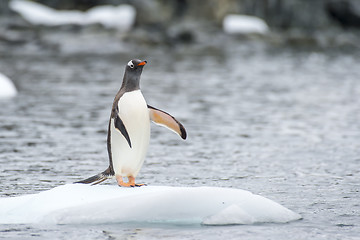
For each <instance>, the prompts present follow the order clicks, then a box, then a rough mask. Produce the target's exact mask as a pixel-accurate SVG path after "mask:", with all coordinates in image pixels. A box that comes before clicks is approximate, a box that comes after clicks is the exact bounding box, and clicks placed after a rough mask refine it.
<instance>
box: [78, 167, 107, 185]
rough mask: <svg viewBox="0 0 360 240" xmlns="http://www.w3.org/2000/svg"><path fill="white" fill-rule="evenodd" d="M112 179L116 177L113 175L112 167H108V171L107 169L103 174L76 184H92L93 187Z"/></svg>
mask: <svg viewBox="0 0 360 240" xmlns="http://www.w3.org/2000/svg"><path fill="white" fill-rule="evenodd" d="M112 177H114V174H113V173H112V171H111V169H110V167H108V169H106V170H105V171H103V172H102V173H99V174H96V175H94V176H92V177H89V178H87V179H84V180H81V181H78V182H74V183H85V184H89V183H92V184H91V185H96V184H99V183H102V182H103V181H105V180H107V179H109V178H112Z"/></svg>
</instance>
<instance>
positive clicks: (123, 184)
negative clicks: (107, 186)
mask: <svg viewBox="0 0 360 240" xmlns="http://www.w3.org/2000/svg"><path fill="white" fill-rule="evenodd" d="M128 180H129V181H128V182H127V183H126V182H124V180H123V177H122V176H119V175H116V181H117V183H118V185H119V186H120V187H141V186H144V185H145V184H135V178H134V177H132V176H130V177H128Z"/></svg>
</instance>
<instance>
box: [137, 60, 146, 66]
mask: <svg viewBox="0 0 360 240" xmlns="http://www.w3.org/2000/svg"><path fill="white" fill-rule="evenodd" d="M145 64H147V61H142V62H141V63H139V64H138V66H144V65H145Z"/></svg>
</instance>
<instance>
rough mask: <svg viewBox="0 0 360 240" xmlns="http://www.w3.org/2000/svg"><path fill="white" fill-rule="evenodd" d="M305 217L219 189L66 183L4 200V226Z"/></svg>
mask: <svg viewBox="0 0 360 240" xmlns="http://www.w3.org/2000/svg"><path fill="white" fill-rule="evenodd" d="M300 218H301V216H300V215H299V214H297V213H295V212H293V211H291V210H289V209H287V208H285V207H283V206H281V205H280V204H278V203H276V202H274V201H272V200H269V199H267V198H265V197H262V196H259V195H255V194H252V193H251V192H248V191H245V190H241V189H232V188H218V187H169V186H143V187H139V188H121V187H118V186H112V185H96V186H91V185H84V184H67V185H63V186H59V187H55V188H53V189H51V190H48V191H43V192H40V193H37V194H31V195H24V196H17V197H6V198H0V223H1V224H25V223H35V224H36V223H39V224H104V223H131V222H137V223H145V222H146V223H174V224H203V225H229V224H254V223H287V222H290V221H294V220H298V219H300Z"/></svg>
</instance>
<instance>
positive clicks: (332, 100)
mask: <svg viewBox="0 0 360 240" xmlns="http://www.w3.org/2000/svg"><path fill="white" fill-rule="evenodd" d="M359 27H360V1H357V0H315V1H314V0H291V1H288V0H238V1H235V0H219V1H215V0H207V1H203V0H197V1H187V0H168V1H164V0H146V1H145V0H144V1H141V0H134V1H121V0H105V1H96V0H81V1H70V0H62V1H60V0H41V1H26V0H2V1H0V73H1V75H0V97H1V99H0V106H1V107H0V164H1V171H0V179H1V187H0V196H1V197H6V196H16V195H23V194H29V193H38V192H40V191H43V190H47V189H51V188H53V187H55V186H59V185H62V184H67V183H72V182H74V181H77V180H80V179H83V178H85V177H89V176H91V175H94V174H96V173H98V172H100V171H102V170H105V169H106V167H107V166H108V159H107V150H106V135H107V124H108V119H109V116H110V109H111V104H112V101H113V98H114V96H115V94H116V92H117V90H118V89H119V87H120V85H121V81H122V76H123V72H124V68H125V65H126V64H127V62H128V61H129V60H130V59H133V58H139V59H146V60H147V61H148V64H147V65H146V67H145V68H144V71H143V75H142V79H141V88H142V92H143V94H144V96H145V98H146V100H147V102H148V104H150V105H152V106H155V107H157V108H160V109H163V110H165V111H167V112H169V113H171V114H172V115H174V116H175V117H176V118H177V119H178V120H180V121H181V122H182V123H183V124H184V126H185V128H186V129H187V132H188V139H187V140H186V141H185V142H183V141H181V139H180V138H179V137H178V136H176V135H175V134H173V133H171V132H169V131H167V130H166V129H163V128H160V127H157V126H154V125H153V126H152V138H151V144H150V147H149V152H148V155H147V159H146V160H145V163H144V166H143V168H142V170H141V172H140V174H139V176H138V180H137V181H138V182H139V183H147V184H149V185H171V186H194V187H195V186H220V187H233V188H241V189H246V190H249V191H252V192H254V193H257V194H260V195H263V196H265V197H268V198H270V199H273V200H275V201H277V202H279V203H281V204H282V205H284V206H286V207H288V208H290V209H291V210H293V211H295V212H297V213H299V214H301V215H302V216H303V220H302V221H298V222H294V223H291V224H285V225H281V226H278V225H276V226H274V225H271V226H269V225H261V226H259V225H257V226H256V225H255V226H246V227H242V226H240V227H239V226H237V227H230V228H225V227H224V228H222V227H219V228H216V229H214V228H201V227H200V228H195V227H188V228H186V229H185V230H184V228H183V227H181V228H174V227H168V226H167V227H159V226H156V227H149V226H148V227H145V228H144V227H138V226H137V227H129V226H118V225H116V226H96V227H95V226H93V227H92V229H91V231H90V230H89V229H88V228H87V227H86V226H82V227H80V228H76V229H74V228H75V227H71V226H58V227H54V228H51V229H49V228H45V227H39V226H38V227H34V226H24V225H22V226H16V227H14V226H12V227H9V226H6V225H2V226H0V231H1V232H2V233H1V234H2V235H4V236H5V237H6V236H8V237H13V236H16V237H18V238H20V237H21V236H23V235H22V234H25V235H31V234H33V235H35V236H39V237H40V238H41V237H42V238H44V239H46V238H49V237H52V238H53V237H56V238H65V236H66V238H68V237H69V236H70V237H74V238H75V237H79V236H81V237H83V236H88V237H89V239H92V238H94V239H98V238H99V237H104V236H105V237H108V238H112V239H114V238H115V239H123V237H124V236H125V237H131V238H130V239H134V238H135V239H155V238H156V239H158V238H159V237H165V236H166V237H173V238H177V237H181V238H182V239H218V237H219V236H221V237H226V238H230V239H231V238H234V236H242V237H245V238H248V239H249V238H250V239H264V238H276V239H288V236H289V235H290V234H291V236H292V238H293V239H309V238H315V239H319V238H325V239H330V238H331V239H358V233H359V232H360V227H359V223H360V217H359V216H360V206H359V199H360V194H359V189H360V184H359V169H360V158H359V156H360V121H359V119H360V110H359V106H360V100H359V96H360V82H359V81H360V67H359V59H360V53H359V46H360V37H359V36H360V31H359ZM106 184H115V181H107V183H106ZM139 228H140V230H139Z"/></svg>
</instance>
